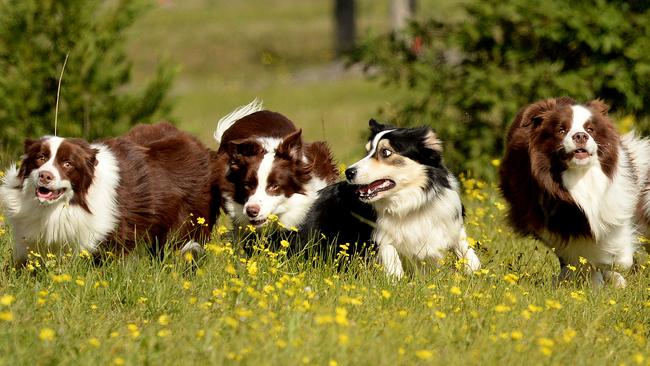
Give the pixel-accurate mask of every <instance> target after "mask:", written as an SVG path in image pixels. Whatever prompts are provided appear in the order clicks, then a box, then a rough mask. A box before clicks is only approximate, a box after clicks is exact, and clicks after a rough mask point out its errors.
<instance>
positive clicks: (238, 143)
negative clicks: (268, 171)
mask: <svg viewBox="0 0 650 366" xmlns="http://www.w3.org/2000/svg"><path fill="white" fill-rule="evenodd" d="M225 149H226V151H227V152H228V154H230V156H232V157H242V156H255V155H258V154H260V153H262V152H264V148H263V147H262V145H260V144H259V143H258V142H257V141H255V140H252V139H239V140H233V141H228V142H227V143H226V146H225Z"/></svg>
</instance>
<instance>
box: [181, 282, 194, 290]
mask: <svg viewBox="0 0 650 366" xmlns="http://www.w3.org/2000/svg"><path fill="white" fill-rule="evenodd" d="M191 287H192V282H190V281H183V289H185V290H189V289H190V288H191Z"/></svg>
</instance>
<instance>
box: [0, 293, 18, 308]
mask: <svg viewBox="0 0 650 366" xmlns="http://www.w3.org/2000/svg"><path fill="white" fill-rule="evenodd" d="M14 301H16V298H15V297H13V296H12V295H2V297H0V304H2V305H4V306H9V305H11V304H12V303H13V302H14Z"/></svg>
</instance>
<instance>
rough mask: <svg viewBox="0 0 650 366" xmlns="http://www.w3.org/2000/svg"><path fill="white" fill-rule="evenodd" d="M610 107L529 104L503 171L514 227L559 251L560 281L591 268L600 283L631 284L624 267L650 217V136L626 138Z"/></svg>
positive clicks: (513, 130)
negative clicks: (609, 111)
mask: <svg viewBox="0 0 650 366" xmlns="http://www.w3.org/2000/svg"><path fill="white" fill-rule="evenodd" d="M608 109H609V107H608V106H607V105H606V104H605V103H603V102H601V101H599V100H593V101H590V102H588V103H586V104H579V103H577V102H576V101H574V100H573V99H571V98H566V97H563V98H553V99H546V100H541V101H538V102H536V103H533V104H531V105H528V106H526V107H524V108H522V109H521V110H520V111H519V113H518V115H517V117H516V118H515V120H514V122H513V123H512V125H511V126H510V129H509V131H508V135H507V139H506V151H505V156H504V158H503V161H502V163H501V168H500V171H499V175H500V178H501V179H500V186H501V191H502V193H503V196H504V197H505V199H506V201H508V203H509V204H510V208H509V220H510V222H511V224H512V226H513V227H514V228H515V230H516V231H517V232H518V233H519V234H522V235H532V236H534V237H536V238H538V239H540V240H541V241H542V242H543V243H544V244H546V245H547V246H548V247H550V248H552V249H553V250H554V251H555V253H556V254H557V256H558V258H559V260H560V265H561V270H560V275H559V278H558V279H559V280H560V281H562V280H564V279H568V278H570V277H573V276H574V275H573V274H572V273H580V272H583V273H585V275H586V274H587V273H588V275H589V277H590V279H591V282H592V284H593V285H595V286H601V285H602V284H603V283H605V282H611V283H612V284H613V285H614V286H618V287H623V286H625V284H626V282H625V279H624V278H623V277H622V275H621V274H620V273H619V272H618V271H619V270H627V269H628V268H630V266H631V265H632V263H633V254H634V252H635V250H636V249H637V247H638V236H639V234H640V233H643V232H645V233H646V234H647V233H648V230H647V228H648V223H650V183H649V179H650V176H649V172H650V142H649V141H648V140H646V139H639V138H637V137H635V136H634V134H633V133H630V134H626V135H624V136H623V137H620V136H619V134H618V132H617V131H616V129H615V127H614V125H613V123H612V122H611V120H610V119H609V117H608V115H607V112H608ZM569 266H572V267H569ZM570 268H572V269H573V271H572V270H570ZM575 268H580V269H586V270H585V271H576V270H575Z"/></svg>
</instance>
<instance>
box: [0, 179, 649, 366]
mask: <svg viewBox="0 0 650 366" xmlns="http://www.w3.org/2000/svg"><path fill="white" fill-rule="evenodd" d="M465 187H466V188H467V189H466V196H465V203H466V205H467V207H468V218H467V229H468V232H469V234H470V236H471V237H472V238H473V239H474V240H476V241H478V243H479V244H478V247H479V249H478V254H479V256H480V258H481V260H482V262H483V265H484V267H483V270H481V271H479V272H478V273H476V274H474V275H465V274H463V273H462V272H460V271H457V270H456V269H455V263H454V260H453V258H451V257H449V258H448V259H447V260H446V263H442V264H440V266H438V267H432V268H429V270H428V271H419V272H416V273H412V274H411V275H410V276H408V277H406V278H404V279H402V280H399V281H397V280H392V279H390V278H387V277H386V276H385V275H384V273H383V272H382V270H381V268H379V267H378V266H376V265H374V264H373V263H372V262H371V263H369V264H366V263H364V262H362V261H354V262H353V264H352V265H351V268H350V269H349V270H348V271H347V272H338V271H336V269H335V267H336V266H335V265H334V264H333V263H332V262H331V261H321V260H315V261H308V260H304V259H301V258H287V257H286V255H285V254H284V253H283V252H282V251H279V252H275V253H273V252H268V251H267V252H258V253H256V254H254V255H253V256H251V257H247V256H244V255H241V254H238V253H239V252H240V251H239V250H238V248H239V244H238V243H235V244H234V245H233V244H230V243H229V242H228V241H227V240H226V238H227V235H226V236H224V237H223V238H222V237H219V236H218V235H217V234H215V237H214V238H213V240H212V241H211V242H210V243H209V244H208V246H207V248H208V254H207V257H206V258H205V260H204V261H203V262H202V263H201V265H200V268H199V269H198V270H197V271H195V272H192V271H188V265H187V264H186V263H185V261H184V259H183V258H181V257H180V255H179V254H177V253H173V254H170V255H169V256H168V257H167V258H165V259H164V260H163V261H157V260H153V259H151V258H150V257H149V256H148V255H146V254H140V255H131V256H128V257H126V258H120V259H116V260H113V261H109V262H107V263H106V264H104V265H102V266H95V265H92V264H91V263H89V261H88V260H86V259H83V258H62V259H61V258H57V259H51V260H49V262H48V261H46V262H45V263H44V264H42V265H41V268H40V269H35V270H33V271H29V270H20V271H14V270H9V269H5V270H4V271H2V272H0V318H1V319H5V320H0V364H1V365H29V364H93V365H102V364H103V365H112V364H120V363H121V362H124V364H127V365H135V364H162V365H175V364H192V363H195V364H249V365H258V364H269V365H270V364H273V365H298V364H313V365H333V364H335V363H336V364H338V365H365V364H367V365H395V364H403V365H407V364H408V365H410V364H445V365H466V364H482V365H483V364H493V365H504V364H526V365H528V364H575V365H613V364H627V365H636V364H647V363H648V361H649V360H650V354H648V344H647V337H648V332H649V329H648V316H649V315H650V301H649V297H650V276H649V274H650V273H649V270H648V268H647V267H646V265H647V263H645V262H643V263H644V265H643V266H641V267H640V268H639V270H638V271H636V272H634V273H628V274H626V278H627V280H628V287H627V288H626V289H615V288H611V287H606V288H604V289H602V290H593V289H591V288H589V287H585V286H584V283H582V282H578V283H568V284H563V285H561V286H559V287H558V286H555V285H554V284H553V278H554V275H555V274H556V272H557V270H558V265H557V260H556V259H555V256H554V254H553V253H551V252H549V251H548V250H546V249H545V248H543V247H542V246H541V245H540V244H539V243H536V242H534V241H532V240H528V239H522V238H519V237H516V236H513V235H512V234H511V231H510V230H509V229H508V227H507V226H506V225H505V224H504V219H503V211H502V208H503V202H502V201H501V200H500V198H498V195H497V194H496V191H495V190H494V188H490V187H488V188H481V189H479V188H477V187H476V182H474V181H472V180H469V181H466V183H465ZM0 241H1V242H2V248H5V249H4V250H3V252H2V255H3V257H4V258H3V263H8V261H9V255H10V250H9V249H7V248H8V247H9V246H10V244H11V243H10V241H11V240H10V237H9V233H4V234H3V235H2V236H0ZM641 260H642V261H645V260H646V259H645V258H641ZM7 317H11V320H10V321H8V320H6V319H7Z"/></svg>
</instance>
